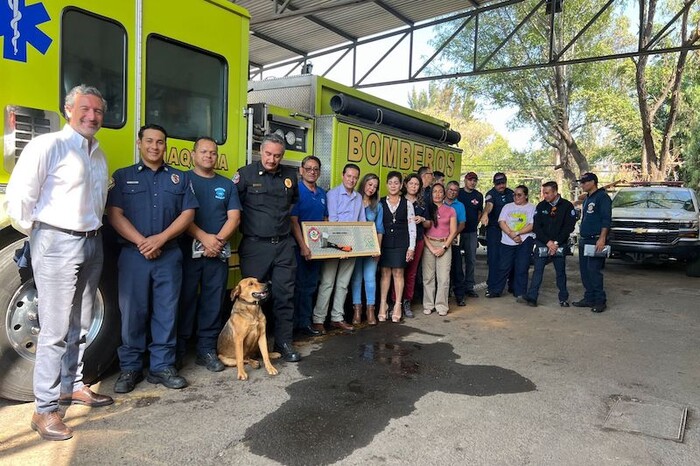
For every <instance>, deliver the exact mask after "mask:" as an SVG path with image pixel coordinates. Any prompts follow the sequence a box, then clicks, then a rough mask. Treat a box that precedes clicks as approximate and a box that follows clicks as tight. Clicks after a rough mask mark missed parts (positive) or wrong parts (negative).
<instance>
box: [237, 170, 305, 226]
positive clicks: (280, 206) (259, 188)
mask: <svg viewBox="0 0 700 466" xmlns="http://www.w3.org/2000/svg"><path fill="white" fill-rule="evenodd" d="M233 182H234V183H235V184H236V187H237V188H238V198H239V199H240V201H241V207H242V208H241V231H242V233H243V235H244V236H259V237H263V238H265V237H272V236H282V235H288V234H289V232H290V229H291V226H290V220H289V217H290V207H291V206H292V205H293V204H295V203H296V202H297V201H298V200H299V187H298V182H297V170H296V169H294V168H292V167H287V166H285V165H280V166H279V167H278V168H277V171H275V172H274V173H268V172H267V171H265V169H264V168H263V165H262V163H261V162H260V161H257V162H253V163H251V164H248V165H246V166H245V167H241V168H239V169H238V173H237V174H236V175H235V176H234V178H233Z"/></svg>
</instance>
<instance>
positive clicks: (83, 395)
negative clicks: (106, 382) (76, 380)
mask: <svg viewBox="0 0 700 466" xmlns="http://www.w3.org/2000/svg"><path fill="white" fill-rule="evenodd" d="M112 403H114V400H113V399H112V398H111V397H109V396H107V395H100V394H97V393H95V392H93V391H92V390H90V387H88V386H87V385H83V386H82V388H79V389H78V390H76V391H74V392H73V393H71V394H70V395H61V397H60V398H59V399H58V404H60V405H84V406H91V407H93V408H97V407H98V406H107V405H111V404H112Z"/></svg>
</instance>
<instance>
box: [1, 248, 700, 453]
mask: <svg viewBox="0 0 700 466" xmlns="http://www.w3.org/2000/svg"><path fill="white" fill-rule="evenodd" d="M577 267H578V263H577V260H576V259H574V258H570V259H569V274H568V276H569V289H570V291H571V297H572V299H574V300H575V299H579V298H580V297H581V293H582V291H581V286H580V280H579V277H578V272H577ZM478 269H479V270H478V274H477V275H478V277H477V278H479V279H483V278H484V276H485V269H486V266H485V263H484V262H483V257H481V256H480V261H479V263H478ZM605 274H606V288H607V290H608V299H609V302H608V304H609V310H608V311H607V312H605V313H603V314H593V313H591V312H590V311H589V310H588V309H577V308H561V307H559V305H558V300H557V297H556V289H555V287H554V284H553V282H554V271H553V269H552V267H551V266H550V267H548V268H547V270H546V274H545V284H544V287H543V290H542V293H541V295H540V299H539V302H540V306H539V307H537V308H530V307H527V306H524V305H521V304H516V303H515V301H514V299H513V298H512V297H511V296H507V297H502V298H498V299H485V298H484V297H483V290H482V291H481V294H482V297H480V298H478V299H470V300H469V301H468V302H467V306H466V307H461V308H459V307H456V306H453V307H452V308H451V310H450V313H449V314H448V315H447V316H446V317H439V316H437V315H436V314H433V315H430V316H424V315H423V314H420V309H421V307H420V306H419V304H418V303H416V304H415V305H414V309H415V310H416V311H419V313H418V314H417V317H416V318H415V319H410V320H407V321H406V322H405V323H403V324H391V323H387V324H383V325H380V326H378V327H376V328H368V327H365V328H363V329H361V330H358V331H357V332H355V334H354V335H342V334H337V335H328V336H325V337H322V338H317V339H315V340H309V341H305V342H300V343H299V344H298V347H299V349H300V351H301V352H302V354H303V355H304V356H305V358H304V359H303V361H302V362H301V363H298V364H288V363H283V362H279V361H277V362H275V365H276V367H277V368H278V369H279V370H280V374H279V375H278V376H275V377H271V376H268V375H267V373H266V372H265V371H264V370H258V371H251V373H250V379H249V380H248V381H247V382H240V381H237V380H236V379H235V370H234V369H227V370H226V371H224V372H222V373H217V374H213V373H209V372H207V371H206V370H205V369H204V368H202V367H199V366H195V365H194V364H193V362H192V361H189V364H188V365H187V366H186V367H185V368H184V369H183V372H182V373H183V375H185V376H186V377H187V378H188V380H189V381H190V383H191V385H190V387H188V388H186V389H184V390H179V391H174V390H167V389H165V388H163V387H162V386H155V385H151V384H149V383H148V382H145V381H144V382H142V383H141V384H140V385H139V386H138V387H137V389H136V390H135V391H134V392H132V393H129V394H127V395H119V396H116V395H114V394H113V392H112V387H113V385H114V381H115V379H116V374H112V375H110V376H109V377H108V378H106V379H105V380H104V381H103V382H101V383H100V384H98V385H97V390H98V391H100V392H102V393H107V394H110V395H113V396H115V400H116V402H115V404H114V405H112V406H109V407H106V408H98V409H92V410H91V409H89V408H85V407H77V406H76V407H71V408H70V409H69V410H68V412H67V416H66V419H67V422H68V424H69V425H70V426H72V427H73V428H74V429H75V437H74V438H73V439H71V440H69V441H65V442H46V441H42V440H41V439H40V438H39V437H38V436H37V434H36V433H34V432H33V431H31V429H30V427H29V420H30V417H31V413H32V411H33V404H31V403H15V402H9V401H0V419H2V424H1V427H0V463H1V464H17V465H28V464H49V463H50V464H53V465H62V464H144V465H160V464H181V463H192V464H245V465H257V464H276V463H283V464H331V463H338V464H363V465H366V464H518V465H519V464H557V465H559V464H596V465H597V464H616V465H618V464H623V465H647V464H649V465H651V464H653V465H657V464H668V465H687V464H700V435H699V433H698V427H697V426H698V424H697V421H696V416H697V414H698V413H699V412H700V411H699V407H700V358H698V335H699V332H698V331H699V330H700V304H699V302H700V286H699V285H700V280H699V279H697V278H689V277H686V276H685V274H684V273H683V269H682V268H681V267H673V266H671V267H659V266H657V267H642V266H632V265H628V264H623V263H620V262H614V261H609V262H608V265H607V267H606V271H605ZM619 399H621V400H636V401H638V402H640V403H647V404H653V405H656V406H658V405H672V406H681V407H687V408H689V416H688V423H687V427H686V430H685V437H684V439H683V442H682V443H679V442H674V441H671V440H665V439H660V438H655V437H652V436H650V435H646V434H644V433H629V432H624V431H617V430H609V429H605V428H604V426H603V425H604V423H605V421H606V417H607V415H608V412H609V410H610V407H611V406H612V405H613V403H614V402H615V401H616V400H619ZM650 422H651V424H656V425H657V427H660V428H665V429H666V430H668V429H669V428H670V429H671V431H672V430H673V423H674V422H676V424H677V423H678V422H679V419H675V418H671V419H670V420H668V419H663V418H658V416H657V417H656V418H652V419H651V420H650ZM669 424H670V425H669Z"/></svg>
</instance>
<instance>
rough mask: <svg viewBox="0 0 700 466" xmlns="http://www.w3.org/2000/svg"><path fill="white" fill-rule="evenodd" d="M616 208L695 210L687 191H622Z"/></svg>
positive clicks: (614, 201) (614, 202)
mask: <svg viewBox="0 0 700 466" xmlns="http://www.w3.org/2000/svg"><path fill="white" fill-rule="evenodd" d="M615 207H644V208H648V209H677V210H688V211H693V210H695V204H694V203H693V198H692V197H691V195H690V192H689V191H686V190H674V191H666V190H630V191H620V192H619V193H617V195H616V196H615V199H613V208H615Z"/></svg>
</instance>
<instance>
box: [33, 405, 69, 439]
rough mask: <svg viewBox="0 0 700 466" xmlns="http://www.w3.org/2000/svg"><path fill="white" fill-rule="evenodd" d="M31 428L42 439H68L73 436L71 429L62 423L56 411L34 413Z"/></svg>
mask: <svg viewBox="0 0 700 466" xmlns="http://www.w3.org/2000/svg"><path fill="white" fill-rule="evenodd" d="M32 430H35V431H36V432H37V433H38V434H39V435H41V438H43V439H44V440H68V439H69V438H71V437H73V429H71V428H70V427H68V426H67V425H65V424H64V423H63V420H62V419H61V416H60V415H59V414H58V411H51V412H50V413H41V414H40V413H34V415H33V416H32Z"/></svg>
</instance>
